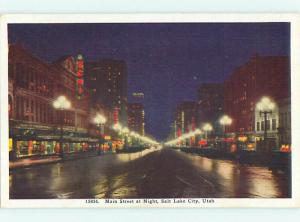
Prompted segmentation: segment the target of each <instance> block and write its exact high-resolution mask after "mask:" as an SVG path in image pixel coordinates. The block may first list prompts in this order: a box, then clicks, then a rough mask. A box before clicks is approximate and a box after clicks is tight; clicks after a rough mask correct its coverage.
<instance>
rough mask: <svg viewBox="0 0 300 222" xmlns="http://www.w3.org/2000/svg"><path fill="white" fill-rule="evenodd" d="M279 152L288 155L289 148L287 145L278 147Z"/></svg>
mask: <svg viewBox="0 0 300 222" xmlns="http://www.w3.org/2000/svg"><path fill="white" fill-rule="evenodd" d="M280 152H283V153H290V152H291V147H290V145H288V144H282V145H281V147H280Z"/></svg>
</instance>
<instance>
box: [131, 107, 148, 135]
mask: <svg viewBox="0 0 300 222" xmlns="http://www.w3.org/2000/svg"><path fill="white" fill-rule="evenodd" d="M128 128H129V129H130V130H133V131H135V132H137V133H139V134H140V135H142V136H144V135H145V111H144V106H143V104H141V103H128Z"/></svg>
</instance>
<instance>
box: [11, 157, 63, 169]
mask: <svg viewBox="0 0 300 222" xmlns="http://www.w3.org/2000/svg"><path fill="white" fill-rule="evenodd" d="M59 161H61V158H60V157H58V156H51V157H40V158H26V159H19V160H15V161H10V162H9V169H10V170H11V169H17V168H24V167H29V166H36V165H41V164H48V163H57V162H59Z"/></svg>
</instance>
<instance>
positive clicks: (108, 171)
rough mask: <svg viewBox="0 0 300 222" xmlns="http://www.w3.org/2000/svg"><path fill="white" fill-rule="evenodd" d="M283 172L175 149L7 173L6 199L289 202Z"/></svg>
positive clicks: (74, 161) (118, 155) (92, 158)
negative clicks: (285, 199) (8, 181)
mask: <svg viewBox="0 0 300 222" xmlns="http://www.w3.org/2000/svg"><path fill="white" fill-rule="evenodd" d="M290 193H291V191H290V180H289V177H288V176H287V174H285V173H272V172H271V171H270V170H268V168H266V167H260V166H250V165H245V164H238V163H235V162H233V161H229V160H217V159H208V158H205V157H201V156H198V155H193V154H187V153H183V152H180V151H176V150H170V149H162V150H154V149H152V150H145V151H143V152H138V153H133V154H111V155H103V156H95V157H89V158H84V159H79V160H73V161H65V162H62V163H56V164H49V165H42V166H34V167H31V168H24V169H18V170H13V171H11V172H10V198H11V199H48V198H60V199H66V198H72V199H80V198H202V197H211V198H213V197H214V198H245V197H251V198H273V197H283V198H285V197H290Z"/></svg>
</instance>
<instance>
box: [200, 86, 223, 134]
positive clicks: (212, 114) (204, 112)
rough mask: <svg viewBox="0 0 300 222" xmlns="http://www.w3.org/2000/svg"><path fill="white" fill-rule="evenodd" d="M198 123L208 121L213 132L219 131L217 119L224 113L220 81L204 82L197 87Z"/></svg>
mask: <svg viewBox="0 0 300 222" xmlns="http://www.w3.org/2000/svg"><path fill="white" fill-rule="evenodd" d="M198 112H199V123H198V124H199V125H200V126H201V125H202V124H203V123H206V122H209V123H210V124H212V126H213V128H214V132H215V133H218V132H221V130H222V127H221V126H220V124H219V119H220V117H221V115H222V114H223V113H224V87H223V84H222V83H204V84H201V85H200V87H199V88H198Z"/></svg>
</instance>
